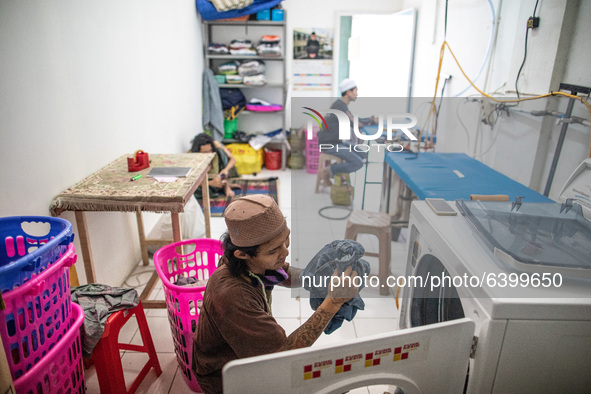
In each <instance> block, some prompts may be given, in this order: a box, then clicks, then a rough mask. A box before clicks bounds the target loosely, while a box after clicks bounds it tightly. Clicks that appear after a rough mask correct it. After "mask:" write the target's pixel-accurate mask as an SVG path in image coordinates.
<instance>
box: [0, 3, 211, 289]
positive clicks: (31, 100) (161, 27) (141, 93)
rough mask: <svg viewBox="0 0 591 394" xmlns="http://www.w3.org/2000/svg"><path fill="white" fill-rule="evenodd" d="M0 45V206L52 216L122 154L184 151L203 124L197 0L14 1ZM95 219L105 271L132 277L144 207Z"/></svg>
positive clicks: (2, 13) (96, 251)
mask: <svg viewBox="0 0 591 394" xmlns="http://www.w3.org/2000/svg"><path fill="white" fill-rule="evenodd" d="M0 53H2V56H0V70H1V72H0V91H1V92H2V94H1V95H0V133H1V137H2V138H1V141H2V142H1V143H0V168H2V173H1V174H0V184H1V185H3V186H2V188H1V189H0V190H1V191H0V216H13V215H49V211H48V208H49V205H50V202H51V200H52V198H53V197H54V196H55V195H56V194H58V193H59V192H61V191H62V190H64V189H65V188H67V187H68V186H70V185H72V184H74V183H75V182H77V181H79V180H81V179H82V178H84V177H86V176H88V175H90V174H91V173H92V172H94V171H96V170H98V169H99V168H101V167H102V166H104V165H106V164H107V163H109V162H110V161H112V160H114V159H116V158H117V157H119V156H121V155H124V154H130V153H133V152H134V151H135V150H137V149H144V150H145V151H147V152H149V153H173V152H183V151H186V150H187V149H188V148H189V147H190V144H189V143H190V140H191V139H192V138H193V136H194V135H195V134H197V133H199V132H201V131H202V127H201V74H202V70H203V49H202V44H201V29H200V21H199V18H198V16H197V14H196V11H195V2H194V1H193V0H100V1H99V0H87V1H77V0H61V1H44V2H38V1H33V0H2V1H0ZM63 217H64V218H66V219H68V220H70V221H71V222H72V223H73V224H74V226H75V220H74V215H73V214H72V213H64V214H63ZM87 219H88V225H89V231H90V236H91V241H92V250H93V255H94V258H95V267H96V271H97V280H98V281H99V282H103V283H109V284H117V283H122V282H123V280H124V278H125V277H126V276H127V275H128V274H129V272H130V271H131V270H132V269H133V266H134V265H135V264H137V262H138V261H139V243H138V240H137V227H136V224H135V223H136V222H135V215H133V214H124V213H89V214H88V215H87ZM154 220H155V219H154V218H152V220H151V221H152V223H153V222H154ZM148 222H150V220H148ZM74 230H75V232H76V233H77V229H76V228H75V229H74ZM76 246H77V249H78V251H79V250H80V249H79V247H78V246H79V244H78V243H76ZM78 257H79V261H80V262H79V263H78V264H77V271H78V274H79V276H81V279H82V280H81V281H82V283H83V281H84V270H83V266H82V264H81V260H82V257H81V255H80V253H79V256H78Z"/></svg>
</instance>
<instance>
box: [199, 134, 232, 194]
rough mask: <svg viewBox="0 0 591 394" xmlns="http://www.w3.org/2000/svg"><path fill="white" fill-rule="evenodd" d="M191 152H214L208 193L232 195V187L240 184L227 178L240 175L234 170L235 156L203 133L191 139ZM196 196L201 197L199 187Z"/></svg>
mask: <svg viewBox="0 0 591 394" xmlns="http://www.w3.org/2000/svg"><path fill="white" fill-rule="evenodd" d="M191 152H195V153H216V154H217V159H214V160H213V161H212V162H211V168H212V170H211V171H210V177H209V194H210V196H212V197H215V196H217V195H219V194H220V193H224V195H225V196H226V197H234V194H235V193H234V191H233V190H232V188H239V187H240V186H238V185H235V184H232V183H229V182H228V179H229V178H237V177H239V176H240V175H239V174H238V171H237V170H236V167H235V164H236V158H235V157H234V156H233V155H232V152H230V151H229V150H228V148H226V147H225V146H224V145H222V144H221V143H219V142H218V141H214V140H213V138H211V137H210V136H209V135H207V134H205V133H201V134H198V135H197V136H195V138H194V139H193V145H192V146H191ZM195 193H196V194H197V198H201V194H200V193H201V187H199V188H198V189H197V191H196V192H195Z"/></svg>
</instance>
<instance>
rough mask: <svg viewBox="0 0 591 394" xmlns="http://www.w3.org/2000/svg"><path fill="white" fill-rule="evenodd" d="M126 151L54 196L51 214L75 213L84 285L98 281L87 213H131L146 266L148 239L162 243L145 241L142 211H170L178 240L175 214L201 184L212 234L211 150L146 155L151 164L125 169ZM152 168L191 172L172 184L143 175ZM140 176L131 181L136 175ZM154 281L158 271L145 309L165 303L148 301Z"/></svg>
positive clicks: (208, 232)
mask: <svg viewBox="0 0 591 394" xmlns="http://www.w3.org/2000/svg"><path fill="white" fill-rule="evenodd" d="M128 157H133V154H130V155H124V156H121V157H120V158H118V159H117V160H115V161H113V162H111V163H109V164H108V165H106V166H105V167H103V168H101V169H100V170H98V171H97V172H95V173H94V174H92V175H90V176H88V177H86V178H84V179H83V180H81V181H80V182H78V183H76V184H75V185H73V186H71V187H69V188H68V189H66V190H65V191H63V192H62V193H60V194H59V195H57V196H56V197H55V198H54V199H53V201H52V202H51V205H50V212H51V214H52V215H54V216H57V215H59V214H60V213H61V212H63V211H74V213H75V215H76V223H77V225H78V237H79V240H80V248H81V252H82V257H83V259H84V270H85V272H86V280H87V282H88V283H95V282H96V275H95V271H94V262H93V258H92V250H91V247H90V238H89V234H88V226H87V223H86V216H85V212H86V211H94V212H104V211H110V212H135V213H136V219H137V224H138V232H139V239H140V247H141V252H142V260H143V263H144V265H148V264H149V256H148V250H147V246H148V243H151V242H156V243H160V244H162V243H165V242H163V241H162V240H158V241H148V240H146V237H145V232H144V224H143V220H142V214H141V213H142V211H151V212H170V213H171V217H172V234H173V239H172V240H167V241H173V242H178V241H181V226H180V218H179V213H180V212H183V210H184V206H185V204H186V203H187V201H189V198H191V196H192V195H193V193H194V192H195V190H196V189H197V187H198V186H199V185H201V186H202V190H203V211H204V216H205V236H206V237H208V238H209V237H210V236H211V228H210V212H209V187H208V182H207V172H208V170H209V168H210V163H211V161H212V160H213V158H214V157H215V154H214V153H177V154H150V167H148V168H146V169H143V170H141V171H138V172H128V170H127V158H128ZM153 167H191V168H193V169H192V170H191V172H190V173H189V175H188V176H187V177H184V178H178V179H177V180H176V181H174V182H169V183H164V182H158V181H156V180H155V179H154V178H149V177H148V176H147V175H148V173H149V172H150V170H151V169H152V168H153ZM140 174H141V175H142V177H141V178H140V179H138V180H136V181H130V178H131V177H133V176H135V175H140ZM157 281H158V274H157V273H156V271H154V273H153V274H152V277H151V278H150V280H149V281H148V284H147V285H146V287H145V289H144V291H143V292H142V294H141V296H140V298H141V299H142V304H143V305H144V307H145V308H165V307H166V304H165V302H164V301H153V300H152V301H151V300H147V298H148V297H149V295H150V293H151V292H152V290H153V289H154V287H155V285H156V283H157Z"/></svg>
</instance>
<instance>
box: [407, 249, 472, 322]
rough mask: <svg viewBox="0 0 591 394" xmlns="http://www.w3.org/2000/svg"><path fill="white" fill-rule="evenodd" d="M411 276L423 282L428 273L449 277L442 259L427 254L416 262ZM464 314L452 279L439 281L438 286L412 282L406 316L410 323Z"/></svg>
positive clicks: (428, 276)
mask: <svg viewBox="0 0 591 394" xmlns="http://www.w3.org/2000/svg"><path fill="white" fill-rule="evenodd" d="M414 276H415V277H416V278H417V280H421V281H422V282H423V283H429V282H430V281H429V278H431V277H439V278H442V277H451V275H450V274H449V272H448V271H447V269H446V268H445V266H444V265H443V263H442V262H441V260H439V259H438V258H437V257H435V256H433V255H431V254H426V255H424V256H422V257H421V258H420V259H419V261H418V263H417V266H416V269H415V272H414ZM463 317H464V309H463V308H462V302H461V301H460V297H459V295H458V291H457V289H456V288H455V287H454V286H453V284H452V283H449V282H446V281H442V283H441V285H440V286H415V287H413V288H412V292H411V299H410V307H409V320H410V322H409V323H410V327H419V326H424V325H426V324H433V323H441V322H445V321H449V320H455V319H461V318H463Z"/></svg>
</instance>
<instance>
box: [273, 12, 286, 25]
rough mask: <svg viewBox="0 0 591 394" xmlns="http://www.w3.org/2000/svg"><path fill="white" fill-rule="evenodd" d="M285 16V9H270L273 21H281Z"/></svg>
mask: <svg viewBox="0 0 591 394" xmlns="http://www.w3.org/2000/svg"><path fill="white" fill-rule="evenodd" d="M284 18H285V11H284V10H272V11H271V20H272V21H275V22H281V21H282V20H283V19H284Z"/></svg>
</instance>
